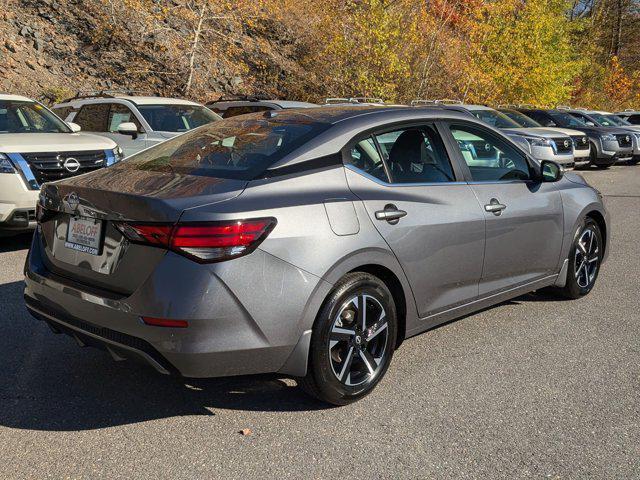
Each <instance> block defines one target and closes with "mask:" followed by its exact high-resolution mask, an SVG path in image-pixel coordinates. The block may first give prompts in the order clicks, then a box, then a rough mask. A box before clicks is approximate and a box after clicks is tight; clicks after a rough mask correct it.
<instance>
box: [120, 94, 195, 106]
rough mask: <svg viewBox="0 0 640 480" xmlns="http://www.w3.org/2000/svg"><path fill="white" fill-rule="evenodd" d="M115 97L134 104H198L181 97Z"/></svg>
mask: <svg viewBox="0 0 640 480" xmlns="http://www.w3.org/2000/svg"><path fill="white" fill-rule="evenodd" d="M116 98H121V99H124V100H129V101H130V102H133V103H135V104H136V105H200V104H199V103H196V102H192V101H191V100H184V99H182V98H169V97H153V96H148V97H146V96H144V97H143V96H130V95H123V96H118V97H116Z"/></svg>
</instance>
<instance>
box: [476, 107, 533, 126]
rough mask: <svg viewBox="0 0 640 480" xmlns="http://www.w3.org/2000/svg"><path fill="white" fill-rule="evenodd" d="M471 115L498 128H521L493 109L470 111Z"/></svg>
mask: <svg viewBox="0 0 640 480" xmlns="http://www.w3.org/2000/svg"><path fill="white" fill-rule="evenodd" d="M469 112H471V114H472V115H473V116H474V117H476V118H478V119H480V120H482V121H483V122H485V123H488V124H489V125H491V126H492V127H496V128H521V127H520V125H518V124H517V123H516V122H514V121H513V120H511V119H510V118H509V117H507V116H506V115H505V114H504V113H502V112H498V111H497V110H492V109H486V110H485V109H482V110H469Z"/></svg>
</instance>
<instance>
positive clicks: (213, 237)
mask: <svg viewBox="0 0 640 480" xmlns="http://www.w3.org/2000/svg"><path fill="white" fill-rule="evenodd" d="M275 225H276V219H275V218H253V219H249V220H229V221H222V222H203V223H177V224H175V225H173V224H163V223H121V222H119V223H116V227H117V228H118V230H120V232H122V234H123V235H124V236H125V237H126V238H127V239H129V240H130V241H131V242H134V243H142V244H145V245H151V246H154V247H161V248H166V249H168V250H172V251H174V252H176V253H179V254H181V255H185V256H186V257H189V258H191V259H193V260H195V261H196V262H199V263H212V262H221V261H223V260H229V259H232V258H237V257H241V256H242V255H246V254H248V253H251V252H252V251H253V250H255V248H256V247H257V246H258V245H259V244H260V243H261V242H262V241H263V240H264V239H265V238H266V237H267V235H269V232H271V230H272V229H273V227H275Z"/></svg>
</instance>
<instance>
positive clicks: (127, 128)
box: [118, 122, 138, 140]
mask: <svg viewBox="0 0 640 480" xmlns="http://www.w3.org/2000/svg"><path fill="white" fill-rule="evenodd" d="M118 133H120V134H121V135H130V136H131V138H133V139H134V140H135V139H136V138H138V127H137V126H136V124H135V123H133V122H124V123H121V124H120V125H118Z"/></svg>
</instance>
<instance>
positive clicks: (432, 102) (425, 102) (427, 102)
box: [409, 98, 437, 107]
mask: <svg viewBox="0 0 640 480" xmlns="http://www.w3.org/2000/svg"><path fill="white" fill-rule="evenodd" d="M436 102H437V100H428V99H426V98H424V99H423V98H416V99H415V100H411V102H410V103H409V105H411V106H412V107H416V106H418V105H437V103H436Z"/></svg>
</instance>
